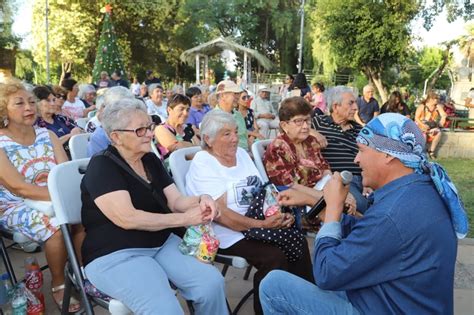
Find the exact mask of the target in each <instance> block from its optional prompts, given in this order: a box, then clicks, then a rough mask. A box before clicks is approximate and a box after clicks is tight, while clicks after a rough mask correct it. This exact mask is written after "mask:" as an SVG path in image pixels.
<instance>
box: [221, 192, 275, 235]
mask: <svg viewBox="0 0 474 315" xmlns="http://www.w3.org/2000/svg"><path fill="white" fill-rule="evenodd" d="M216 202H217V207H218V208H219V210H220V213H221V215H220V217H219V218H218V219H216V222H218V223H219V224H221V225H223V226H225V227H228V228H229V229H231V230H234V231H245V230H248V229H251V228H268V229H271V228H279V227H281V226H282V224H283V219H284V216H283V214H281V213H279V214H275V215H273V216H271V217H268V218H266V219H265V220H255V219H252V218H249V217H246V216H243V215H241V214H239V213H237V212H235V211H234V210H232V209H229V208H228V207H227V193H226V194H224V195H222V196H221V197H219V199H217V200H216Z"/></svg>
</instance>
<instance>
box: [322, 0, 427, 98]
mask: <svg viewBox="0 0 474 315" xmlns="http://www.w3.org/2000/svg"><path fill="white" fill-rule="evenodd" d="M315 4H316V9H315V15H316V16H317V17H318V20H317V21H316V22H314V21H313V27H314V28H315V29H317V30H319V32H320V35H319V37H316V38H315V39H316V40H317V41H318V43H319V44H322V45H323V47H327V49H329V50H330V52H331V54H332V56H333V58H335V61H336V63H337V64H341V63H344V64H346V65H348V66H350V67H352V68H354V69H360V70H362V72H363V73H364V74H365V76H366V77H367V79H368V80H369V82H370V83H371V84H373V85H374V86H375V87H376V89H377V91H378V93H379V95H380V97H381V99H382V102H385V101H386V100H387V88H386V87H385V85H384V82H383V79H382V73H383V71H384V69H388V68H390V67H392V66H394V65H397V64H398V63H399V62H400V60H401V59H402V57H403V56H404V54H405V53H406V51H407V50H408V47H409V45H410V41H411V37H410V34H411V32H410V28H409V25H410V22H411V21H412V20H413V18H414V17H415V16H416V14H417V10H418V8H419V7H418V5H417V2H415V1H411V0H387V1H366V0H316V2H315ZM348 13H349V14H348Z"/></svg>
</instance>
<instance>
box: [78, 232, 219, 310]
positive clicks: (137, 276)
mask: <svg viewBox="0 0 474 315" xmlns="http://www.w3.org/2000/svg"><path fill="white" fill-rule="evenodd" d="M180 242H181V239H180V238H179V237H178V236H176V235H174V234H171V235H170V236H169V238H168V240H166V242H165V243H164V244H163V246H161V247H159V248H132V249H124V250H119V251H116V252H114V253H111V254H108V255H105V256H102V257H100V258H97V259H94V260H93V261H92V262H90V263H89V264H88V265H87V266H86V267H85V271H86V276H87V278H88V279H89V280H90V281H91V283H92V284H93V285H94V286H96V287H97V289H99V290H100V291H102V292H104V293H106V294H107V295H109V296H111V297H113V298H115V299H117V300H119V301H121V302H122V303H124V304H125V305H126V306H127V307H128V308H129V309H130V310H131V311H132V312H133V313H134V314H183V310H182V308H181V306H180V304H179V302H178V299H177V298H176V296H175V292H174V290H172V289H171V287H170V284H169V282H168V279H169V280H170V281H171V282H172V283H173V284H175V285H176V286H177V287H178V289H179V291H180V293H181V295H182V296H183V297H184V298H185V299H186V300H191V301H193V306H194V308H195V310H196V314H227V313H228V311H227V304H226V300H225V292H224V278H223V277H222V275H221V274H220V272H219V270H218V269H217V268H216V267H214V266H212V265H208V264H205V263H202V262H199V261H198V260H197V259H196V258H194V257H191V256H186V255H183V254H181V252H180V251H179V249H178V244H179V243H180Z"/></svg>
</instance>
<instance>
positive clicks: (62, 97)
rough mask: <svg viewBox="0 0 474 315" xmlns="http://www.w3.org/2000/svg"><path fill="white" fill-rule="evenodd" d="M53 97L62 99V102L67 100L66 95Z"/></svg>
mask: <svg viewBox="0 0 474 315" xmlns="http://www.w3.org/2000/svg"><path fill="white" fill-rule="evenodd" d="M55 96H56V97H57V98H60V99H62V100H65V99H66V98H67V96H66V95H63V94H56V95H55Z"/></svg>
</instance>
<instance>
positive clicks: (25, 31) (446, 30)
mask: <svg viewBox="0 0 474 315" xmlns="http://www.w3.org/2000/svg"><path fill="white" fill-rule="evenodd" d="M33 1H34V0H17V3H18V11H17V14H16V16H15V22H14V24H13V31H14V32H15V33H16V34H17V35H19V36H20V37H22V38H24V40H23V42H22V43H21V47H22V48H25V49H28V48H31V46H32V44H33V43H32V39H31V35H30V32H31V23H32V9H33ZM37 1H40V0H37ZM465 24H466V23H465V22H464V20H463V19H461V18H459V19H457V20H456V21H454V22H452V23H448V22H447V21H446V13H445V12H443V13H442V14H440V15H439V16H438V17H437V18H436V20H435V22H434V24H433V27H432V28H431V29H430V30H429V31H427V30H425V29H424V28H423V22H422V21H421V20H417V21H415V22H414V24H413V34H414V35H415V36H416V37H419V39H416V40H414V42H413V44H414V45H415V47H423V46H437V45H438V44H439V43H441V42H443V41H446V40H450V39H453V38H456V37H458V36H460V35H463V34H466V30H465V28H464V25H465Z"/></svg>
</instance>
